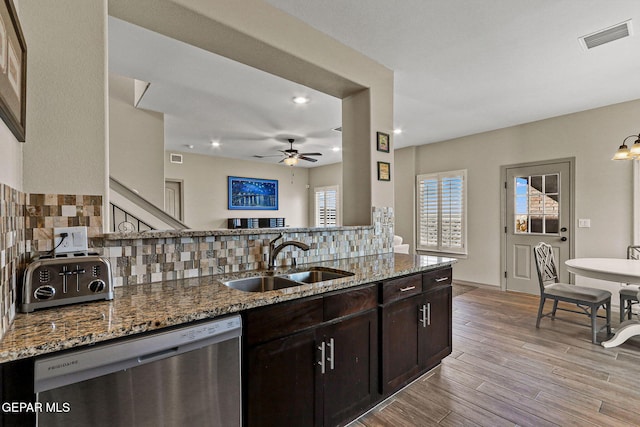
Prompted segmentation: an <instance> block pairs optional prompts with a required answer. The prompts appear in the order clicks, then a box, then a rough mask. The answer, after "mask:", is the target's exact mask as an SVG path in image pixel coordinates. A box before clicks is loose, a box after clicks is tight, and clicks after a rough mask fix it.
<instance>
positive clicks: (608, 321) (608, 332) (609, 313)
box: [607, 300, 611, 338]
mask: <svg viewBox="0 0 640 427" xmlns="http://www.w3.org/2000/svg"><path fill="white" fill-rule="evenodd" d="M609 335H611V300H609V301H608V302H607V338H609Z"/></svg>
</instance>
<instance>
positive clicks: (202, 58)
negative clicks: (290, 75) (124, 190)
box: [109, 17, 342, 167]
mask: <svg viewBox="0 0 640 427" xmlns="http://www.w3.org/2000/svg"><path fill="white" fill-rule="evenodd" d="M109 71H110V72H112V73H115V74H119V75H122V76H127V77H131V78H134V79H138V80H142V81H145V82H149V83H150V85H149V88H148V89H147V91H146V92H145V94H144V96H143V97H142V100H141V101H140V102H139V103H138V107H140V108H144V109H148V110H153V111H159V112H162V113H164V126H165V149H166V150H168V151H171V152H176V151H178V152H190V153H198V154H207V155H213V156H220V157H230V158H239V159H245V160H253V161H262V162H268V163H274V164H277V163H278V162H279V161H280V160H281V159H282V158H283V157H284V155H283V154H281V153H279V150H285V149H289V147H290V145H289V143H288V142H287V139H289V138H293V139H294V140H295V142H294V144H293V148H294V149H297V150H299V151H300V152H301V153H314V152H319V153H322V156H320V157H314V158H316V159H318V161H317V162H314V163H312V162H306V161H302V160H301V161H299V163H298V167H309V166H321V165H327V164H331V163H336V162H340V161H341V159H342V156H341V153H340V152H339V151H338V152H335V151H333V149H334V148H340V147H341V146H342V137H341V134H340V132H336V131H335V130H333V129H334V128H336V127H339V126H340V123H341V121H342V112H341V100H340V99H338V98H335V97H332V96H330V95H327V94H324V93H322V92H318V91H316V90H313V89H310V88H308V87H306V86H302V85H300V84H297V83H293V82H290V81H288V80H284V79H282V78H280V77H276V76H274V75H272V74H268V73H265V72H263V71H259V70H257V69H255V68H252V67H249V66H246V65H244V64H240V63H238V62H234V61H231V60H229V59H227V58H224V57H222V56H219V55H214V54H212V53H210V52H207V51H204V50H202V49H199V48H196V47H194V46H190V45H188V44H185V43H182V42H179V41H177V40H174V39H170V38H168V37H165V36H162V35H160V34H157V33H154V32H152V31H149V30H146V29H144V28H141V27H138V26H135V25H132V24H129V23H127V22H124V21H121V20H119V19H116V18H113V17H109ZM294 96H306V97H308V98H309V99H310V102H309V103H308V104H305V105H297V104H295V103H293V97H294ZM212 141H215V142H218V143H219V144H220V146H219V147H213V146H212V145H211V142H212ZM188 146H193V148H188ZM254 155H261V156H273V157H266V158H264V159H258V158H255V157H253V156H254Z"/></svg>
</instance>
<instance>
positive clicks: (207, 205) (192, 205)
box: [165, 153, 309, 230]
mask: <svg viewBox="0 0 640 427" xmlns="http://www.w3.org/2000/svg"><path fill="white" fill-rule="evenodd" d="M292 172H293V175H292ZM165 175H166V177H167V179H179V180H183V181H184V205H185V206H184V221H183V222H184V223H185V224H187V225H188V226H189V227H191V228H193V229H195V230H208V229H215V228H227V218H271V217H284V218H285V220H286V224H287V225H288V226H290V227H307V226H308V224H307V218H308V201H307V199H308V190H307V184H308V182H309V172H308V170H307V169H306V168H290V167H284V166H281V165H271V164H265V163H260V162H250V161H244V160H236V159H228V158H223V157H211V156H203V155H197V154H183V163H182V164H176V163H171V162H169V153H167V155H166V157H165ZM228 176H242V177H251V178H262V179H277V180H278V190H279V209H278V210H274V211H260V210H228V209H227V206H228V204H227V177H228Z"/></svg>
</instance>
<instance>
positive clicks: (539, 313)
mask: <svg viewBox="0 0 640 427" xmlns="http://www.w3.org/2000/svg"><path fill="white" fill-rule="evenodd" d="M546 300H547V299H546V298H545V297H542V296H541V297H540V305H539V306H538V318H537V319H536V328H539V327H540V319H541V318H542V309H543V308H544V302H545V301H546Z"/></svg>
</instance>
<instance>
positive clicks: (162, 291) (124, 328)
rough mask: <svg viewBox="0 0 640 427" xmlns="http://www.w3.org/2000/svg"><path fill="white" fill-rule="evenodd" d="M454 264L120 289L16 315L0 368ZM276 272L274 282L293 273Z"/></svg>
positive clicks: (382, 259)
mask: <svg viewBox="0 0 640 427" xmlns="http://www.w3.org/2000/svg"><path fill="white" fill-rule="evenodd" d="M455 262H456V260H455V259H453V258H445V257H434V256H420V255H405V254H393V253H387V254H381V255H371V256H364V257H358V258H349V259H340V260H335V261H324V262H316V263H311V264H306V265H300V266H298V270H303V269H305V268H309V267H323V268H333V269H340V270H346V271H350V272H352V273H354V275H353V276H349V277H345V278H341V279H335V280H330V281H325V282H318V283H313V284H302V285H300V286H295V287H291V288H286V289H281V290H274V291H268V292H243V291H238V290H235V289H230V288H228V287H227V286H225V285H224V284H223V282H224V281H227V280H231V279H237V278H242V277H249V276H256V275H261V274H264V273H265V271H264V270H253V271H246V272H242V273H234V274H224V275H217V276H204V277H196V278H190V279H180V280H172V281H165V282H157V283H149V284H142V285H129V286H124V287H118V288H116V289H115V297H114V299H113V300H112V301H99V302H90V303H85V304H76V305H70V306H65V307H57V308H49V309H43V310H40V311H35V312H33V313H19V314H17V315H16V318H15V320H14V322H13V324H12V325H11V327H10V328H9V330H8V331H7V334H6V335H5V337H4V338H3V340H2V342H0V363H5V362H9V361H12V360H18V359H23V358H27V357H32V356H38V355H42V354H47V353H52V352H56V351H60V350H65V349H70V348H77V347H81V346H85V345H91V344H95V343H99V342H104V341H107V340H111V339H116V338H121V337H127V336H131V335H135V334H138V333H143V332H148V331H155V330H161V329H163V328H168V327H172V326H177V325H181V324H185V323H189V322H194V321H198V320H204V319H211V318H214V317H218V316H224V315H226V314H231V313H237V312H240V311H242V310H246V309H250V308H254V307H260V306H264V305H269V304H274V303H278V302H282V301H287V300H292V299H296V298H301V297H305V296H310V295H316V294H321V293H325V292H329V291H334V290H339V289H345V288H348V287H352V286H357V285H361V284H365V283H371V282H376V281H380V280H385V279H389V278H393V277H399V276H403V275H406V274H411V273H416V272H420V271H428V270H432V269H436V268H440V267H446V266H449V265H451V264H453V263H455ZM289 272H291V269H279V270H276V271H275V274H283V273H289Z"/></svg>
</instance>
